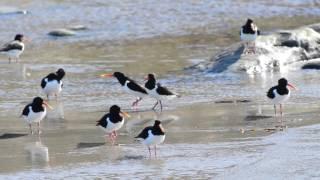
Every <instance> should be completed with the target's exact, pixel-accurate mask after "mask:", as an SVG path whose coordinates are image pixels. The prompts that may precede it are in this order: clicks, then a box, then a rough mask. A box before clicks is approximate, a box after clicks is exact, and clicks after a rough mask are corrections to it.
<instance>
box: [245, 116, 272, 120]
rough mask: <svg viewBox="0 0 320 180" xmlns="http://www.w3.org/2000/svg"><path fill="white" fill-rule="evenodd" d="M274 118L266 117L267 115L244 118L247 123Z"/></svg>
mask: <svg viewBox="0 0 320 180" xmlns="http://www.w3.org/2000/svg"><path fill="white" fill-rule="evenodd" d="M267 118H272V116H265V115H248V116H246V117H245V118H244V120H246V121H256V120H260V119H267Z"/></svg>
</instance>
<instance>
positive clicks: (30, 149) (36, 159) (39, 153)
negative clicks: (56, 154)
mask: <svg viewBox="0 0 320 180" xmlns="http://www.w3.org/2000/svg"><path fill="white" fill-rule="evenodd" d="M24 149H25V150H26V151H27V153H28V159H29V160H30V161H31V163H32V164H39V165H43V163H44V165H49V164H48V162H49V160H50V159H49V149H48V147H47V146H45V145H44V144H42V142H41V139H40V137H38V139H37V140H36V141H35V142H30V143H27V144H26V146H25V148H24Z"/></svg>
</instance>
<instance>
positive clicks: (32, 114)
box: [21, 97, 52, 134]
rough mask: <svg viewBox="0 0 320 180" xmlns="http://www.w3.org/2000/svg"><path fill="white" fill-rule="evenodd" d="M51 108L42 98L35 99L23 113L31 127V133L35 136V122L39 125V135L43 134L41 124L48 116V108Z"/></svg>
mask: <svg viewBox="0 0 320 180" xmlns="http://www.w3.org/2000/svg"><path fill="white" fill-rule="evenodd" d="M46 107H48V108H50V109H52V108H51V106H50V105H49V104H48V103H47V102H45V101H44V100H43V99H42V98H41V97H35V98H34V99H33V101H32V103H30V104H28V105H26V106H25V107H24V109H23V111H22V115H21V116H23V117H24V119H25V120H26V122H27V123H28V125H29V128H30V132H31V134H33V130H32V123H33V122H35V123H37V125H38V134H40V133H41V130H40V122H41V121H42V120H43V118H44V117H45V116H46V114H47V108H46Z"/></svg>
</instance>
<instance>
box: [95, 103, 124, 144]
mask: <svg viewBox="0 0 320 180" xmlns="http://www.w3.org/2000/svg"><path fill="white" fill-rule="evenodd" d="M124 117H130V116H129V115H128V113H126V112H122V111H121V109H120V107H119V106H117V105H113V106H111V107H110V110H109V113H107V114H105V115H104V116H103V117H102V118H101V119H100V120H99V121H97V124H96V126H99V127H100V128H101V129H102V130H103V131H104V132H105V133H106V135H105V137H106V140H107V136H108V137H109V140H110V141H111V144H112V145H114V143H115V141H116V138H117V136H118V135H117V132H116V131H118V130H119V129H120V128H121V127H122V126H123V124H124Z"/></svg>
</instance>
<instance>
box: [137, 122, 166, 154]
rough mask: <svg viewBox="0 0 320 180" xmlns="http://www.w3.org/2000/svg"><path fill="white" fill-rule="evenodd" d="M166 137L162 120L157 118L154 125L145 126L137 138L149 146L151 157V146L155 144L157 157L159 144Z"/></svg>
mask: <svg viewBox="0 0 320 180" xmlns="http://www.w3.org/2000/svg"><path fill="white" fill-rule="evenodd" d="M165 137H166V135H165V132H164V129H163V127H162V125H161V121H159V120H155V122H154V125H153V126H148V127H146V128H144V129H143V130H142V131H141V133H140V134H139V135H138V136H136V137H135V138H136V139H138V140H139V141H140V142H141V143H142V144H144V145H146V146H147V147H148V150H149V157H151V148H150V146H154V155H155V157H157V145H158V144H161V143H163V141H164V139H165Z"/></svg>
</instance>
